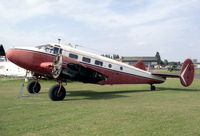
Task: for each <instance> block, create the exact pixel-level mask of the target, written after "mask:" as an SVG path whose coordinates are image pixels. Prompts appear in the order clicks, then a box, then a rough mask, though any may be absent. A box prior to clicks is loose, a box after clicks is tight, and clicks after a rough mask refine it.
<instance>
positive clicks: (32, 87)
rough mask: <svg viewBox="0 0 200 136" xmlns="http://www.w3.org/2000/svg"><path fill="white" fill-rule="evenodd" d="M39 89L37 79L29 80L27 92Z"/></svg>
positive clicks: (35, 91) (36, 91)
mask: <svg viewBox="0 0 200 136" xmlns="http://www.w3.org/2000/svg"><path fill="white" fill-rule="evenodd" d="M40 89H41V86H40V83H39V82H38V79H36V80H35V81H31V82H30V83H29V84H28V86H27V91H28V92H29V93H39V91H40Z"/></svg>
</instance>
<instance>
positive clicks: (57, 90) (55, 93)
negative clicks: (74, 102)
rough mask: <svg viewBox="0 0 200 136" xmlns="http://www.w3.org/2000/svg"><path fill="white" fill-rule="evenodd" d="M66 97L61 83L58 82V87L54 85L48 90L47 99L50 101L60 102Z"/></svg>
mask: <svg viewBox="0 0 200 136" xmlns="http://www.w3.org/2000/svg"><path fill="white" fill-rule="evenodd" d="M65 96H66V90H65V88H64V87H63V85H62V82H59V84H58V85H54V86H52V87H51V88H50V89H49V98H50V99H51V100H52V101H61V100H63V99H64V98H65Z"/></svg>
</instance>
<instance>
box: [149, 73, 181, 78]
mask: <svg viewBox="0 0 200 136" xmlns="http://www.w3.org/2000/svg"><path fill="white" fill-rule="evenodd" d="M151 74H152V75H155V76H161V77H163V78H179V75H178V74H169V73H151Z"/></svg>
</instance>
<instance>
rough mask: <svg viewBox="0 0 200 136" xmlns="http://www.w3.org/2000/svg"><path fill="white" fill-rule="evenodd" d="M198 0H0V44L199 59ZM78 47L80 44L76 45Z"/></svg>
mask: <svg viewBox="0 0 200 136" xmlns="http://www.w3.org/2000/svg"><path fill="white" fill-rule="evenodd" d="M199 7H200V0H9V1H8V0H0V44H3V45H4V46H5V49H9V48H11V47H13V46H30V47H31V46H37V45H42V44H48V43H57V39H58V38H61V39H62V41H61V43H62V44H68V43H71V44H72V45H80V47H78V48H79V49H82V50H86V51H90V52H93V53H96V54H119V55H120V56H155V54H156V52H159V53H160V55H161V59H163V60H164V59H167V60H169V61H184V59H186V58H191V59H198V61H200V55H199V51H200V8H199ZM81 46H82V47H81Z"/></svg>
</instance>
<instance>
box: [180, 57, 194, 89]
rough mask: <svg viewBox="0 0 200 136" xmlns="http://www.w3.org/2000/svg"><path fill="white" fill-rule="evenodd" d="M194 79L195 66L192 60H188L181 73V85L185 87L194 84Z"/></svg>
mask: <svg viewBox="0 0 200 136" xmlns="http://www.w3.org/2000/svg"><path fill="white" fill-rule="evenodd" d="M193 79H194V65H193V62H192V60H191V59H186V60H185V61H184V63H183V66H182V68H181V73H180V80H181V84H182V85H183V86H185V87H187V86H189V85H191V84H192V82H193Z"/></svg>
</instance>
